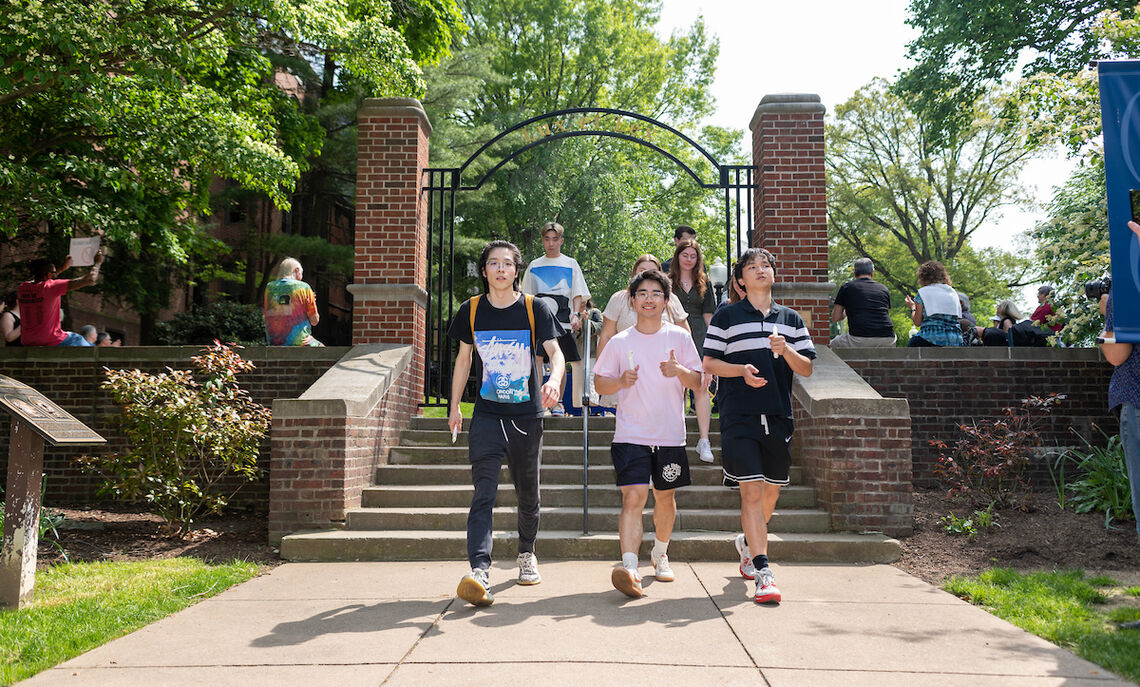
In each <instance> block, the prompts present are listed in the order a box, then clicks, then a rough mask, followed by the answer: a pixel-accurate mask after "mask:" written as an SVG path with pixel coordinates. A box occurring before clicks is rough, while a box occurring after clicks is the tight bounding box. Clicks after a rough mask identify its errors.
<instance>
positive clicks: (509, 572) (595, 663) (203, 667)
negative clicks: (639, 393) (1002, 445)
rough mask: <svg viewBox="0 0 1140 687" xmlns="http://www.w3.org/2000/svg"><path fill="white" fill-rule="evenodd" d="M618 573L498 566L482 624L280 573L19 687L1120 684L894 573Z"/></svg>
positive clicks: (433, 577) (353, 567)
mask: <svg viewBox="0 0 1140 687" xmlns="http://www.w3.org/2000/svg"><path fill="white" fill-rule="evenodd" d="M512 562H513V561H512ZM611 566H612V564H611V563H608V562H590V561H564V562H558V561H552V562H542V561H540V570H541V572H542V575H543V583H542V584H541V585H538V586H535V587H520V586H517V585H515V584H514V574H515V569H514V568H513V566H509V565H507V564H505V563H500V564H496V566H495V568H494V570H493V571H492V575H491V584H492V591H493V592H494V594H495V596H496V602H495V605H493V606H491V607H489V608H485V609H476V608H473V607H471V606H468V605H467V604H466V603H464V602H463V601H461V600H458V599H456V598H455V597H454V596H453V595H454V593H455V586H456V584H457V583H458V581H459V578H460V577H461V576H462V574H463V573H464V572H466V570H465V569H464V564H463V563H460V562H445V563H441V562H430V563H408V562H401V563H290V564H286V565H282V566H281V567H279V568H276V569H274V570H273V571H272V572H270V573H269V574H267V575H264V576H262V577H259V578H257V579H255V580H251V581H250V582H247V583H245V584H243V585H240V586H238V587H235V588H233V589H231V590H229V591H227V592H225V593H223V594H220V595H218V596H217V597H214V598H212V599H209V600H207V601H204V602H202V603H200V604H198V605H196V606H193V607H191V608H188V609H186V610H185V611H182V612H181V613H178V614H176V615H174V616H171V617H170V618H167V619H166V620H163V621H161V622H158V623H155V624H153V625H151V626H149V627H146V628H143V629H141V630H139V631H138V632H135V633H133V634H131V635H128V636H126V637H123V638H121V639H118V640H116V641H113V642H111V643H109V644H107V645H105V646H103V647H100V648H98V649H95V650H94V651H91V652H88V653H87V654H84V655H83V656H80V657H78V658H76V659H74V660H71V661H68V662H67V663H64V664H62V665H60V666H57V667H56V668H53V669H51V670H48V671H46V672H44V673H41V674H40V675H38V676H36V677H34V678H32V679H31V680H28V681H26V682H24V683H22V684H26V685H146V686H147V687H154V686H156V685H161V686H166V685H241V686H242V687H247V686H249V685H274V686H275V687H284V686H286V685H304V686H305V687H321V686H323V685H332V686H335V687H352V686H355V685H385V686H386V687H404V686H410V685H429V684H431V685H480V686H486V685H490V684H494V683H496V682H502V681H504V680H506V681H509V682H510V683H511V684H521V685H530V684H533V685H536V686H546V685H558V686H561V685H582V686H586V687H601V686H602V685H633V684H650V685H658V686H661V687H664V686H667V685H675V686H677V687H681V686H683V685H700V686H705V685H732V686H733V687H741V686H743V685H773V686H788V687H792V686H800V685H803V686H811V687H817V686H820V685H823V686H826V685H843V686H844V687H856V686H859V685H872V686H874V687H890V686H892V685H900V686H905V687H913V686H914V685H923V687H925V686H927V685H983V686H985V685H995V686H996V685H1002V686H1003V687H1009V686H1022V685H1090V686H1093V685H1095V686H1096V687H1107V686H1108V685H1123V684H1131V683H1126V682H1123V681H1121V680H1119V679H1118V678H1116V677H1115V676H1113V675H1111V674H1109V673H1107V672H1105V671H1104V670H1102V669H1100V668H1098V667H1097V666H1095V665H1093V664H1091V663H1088V662H1087V661H1083V660H1081V659H1079V658H1077V657H1076V656H1074V655H1073V654H1071V653H1069V652H1067V651H1064V650H1063V649H1059V648H1057V647H1055V646H1053V645H1052V644H1050V643H1048V642H1046V641H1044V640H1042V639H1038V638H1037V637H1034V636H1033V635H1030V634H1028V633H1026V632H1023V631H1021V630H1019V629H1017V628H1016V627H1014V626H1012V625H1010V624H1008V623H1006V622H1004V621H1002V620H999V619H997V618H995V617H993V616H991V615H990V614H988V613H986V612H985V611H983V610H981V609H978V608H974V607H973V606H971V605H969V604H967V603H965V602H963V601H960V600H958V599H956V598H955V597H953V596H951V595H950V594H947V593H945V592H942V591H939V590H938V589H935V588H933V587H931V586H930V585H928V584H926V583H924V582H922V581H920V580H918V579H916V578H914V577H911V576H909V575H907V574H906V573H903V572H901V571H899V570H897V569H895V568H892V567H890V566H885V565H870V566H838V565H835V566H828V565H774V566H773V569H774V571H775V573H776V581H777V583H778V584H779V586H780V588H781V590H782V591H783V593H784V598H785V601H784V603H783V604H781V605H779V606H757V605H756V604H754V603H752V601H751V600H750V599H749V598H747V596H746V594H747V591H746V590H750V589H751V583H747V586H746V583H745V581H744V580H742V579H741V578H740V576H739V574H738V573H737V570H736V565H735V564H733V563H692V564H687V563H684V562H681V561H674V562H673V567H674V570H675V571H676V573H677V581H676V582H673V583H668V584H666V583H659V582H654V581H653V578H652V577H650V576H648V573H649V572H650V568H648V567H647V566H646V567H644V568H643V571H642V572H643V574H646V575H647V577H646V585H645V587H646V593H647V596H646V597H645V598H643V599H637V600H633V599H627V598H626V597H624V596H622V595H621V594H620V593H619V592H617V591H615V590H614V589H613V588H612V587H611V586H610V569H611Z"/></svg>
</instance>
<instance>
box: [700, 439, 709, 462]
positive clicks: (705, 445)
mask: <svg viewBox="0 0 1140 687" xmlns="http://www.w3.org/2000/svg"><path fill="white" fill-rule="evenodd" d="M697 455H698V456H699V457H700V459H701V462H703V463H711V462H713V452H712V444H710V443H709V440H708V439H701V440H700V441H698V442H697Z"/></svg>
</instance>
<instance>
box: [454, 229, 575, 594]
mask: <svg viewBox="0 0 1140 687" xmlns="http://www.w3.org/2000/svg"><path fill="white" fill-rule="evenodd" d="M521 271H522V255H521V254H520V253H519V249H518V248H516V247H515V245H514V244H512V243H509V242H507V241H492V242H490V243H488V244H487V245H486V246H484V247H483V253H482V254H481V255H480V256H479V274H480V275H481V276H482V278H483V291H484V293H483V294H482V295H481V296H477V297H476V299H478V300H477V302H476V303H475V312H474V316H472V312H471V306H472V301H467V302H466V303H464V304H463V305H461V306H460V307H459V312H457V313H455V319H453V320H452V321H451V327H450V329H449V330H448V335H449V336H450V337H451V338H452V339H455V340H456V341H458V342H459V355H458V356H457V357H456V360H455V370H454V372H453V374H452V377H451V412H450V413H449V415H448V420H447V425H448V428H449V429H450V430H451V433H452V438H453V439H454V437H455V434H456V433H458V432H459V430H460V428H461V426H462V423H463V416H462V414H461V413H460V411H459V401H460V399H461V398H462V397H463V388H464V387H465V386H466V384H467V376H468V374H469V373H470V371H471V356H472V351H475V352H477V353H478V354H479V359H480V360H481V361H482V363H483V379H482V383H481V385H480V387H479V397H478V398H476V399H475V409H474V412H473V414H472V418H471V424H470V425H469V428H468V459H469V460H470V461H471V481H472V483H473V484H474V486H475V495H474V497H473V498H472V499H471V509H470V511H469V512H468V515H467V558H468V561H469V562H470V564H471V572H470V573H468V574H467V575H464V576H463V579H462V580H460V582H459V588H458V590H457V591H456V593H457V594H458V595H459V597H460V598H462V599H464V600H465V601H468V602H469V603H472V604H474V605H476V606H489V605H491V604H492V603H493V602H494V600H495V599H494V597H493V596H491V592H490V589H489V586H490V585H489V582H488V573H489V571H490V568H491V540H492V537H491V534H492V529H491V514H492V510H493V509H494V507H495V497H496V496H497V495H498V490H499V471H500V470H501V469H502V466H503V459H504V458H505V459H506V461H507V467H508V468H509V469H510V473H511V480H512V481H513V482H514V486H515V495H516V497H517V499H518V532H519V556H518V564H519V576H518V583H519V584H538V583H539V582H541V581H542V577H541V576H540V575H539V574H538V560H537V559H536V558H535V556H534V541H535V539H536V538H537V536H538V470H539V465H540V463H541V459H542V414H543V408H550V407H552V406H554V404H555V403H557V402H558V386H559V384H560V383H561V381H562V376H563V374H565V359H564V358H563V357H562V351H561V350H560V349H559V347H558V337H559V336H560V335H561V334H562V327H561V325H559V324H558V322H557V321H556V320H555V318H554V314H553V313H551V312H550V310H549V309H548V308H547V307H546V305H544V304H543V303H542V302H541V301H539V300H537V299H534V300H532V299H531V297H529V296H525V297H524V296H523V294H522V293H521V292H520V291H519V275H520V272H521ZM473 300H474V299H473ZM538 347H541V348H542V350H544V351H546V355H547V356H548V357H549V359H550V363H551V365H550V369H551V370H552V373H551V376H550V381H548V382H546V383H545V384H542V385H541V388H540V382H541V379H542V377H541V375H539V373H538V370H537V369H536V368H535V362H534V355H535V349H536V348H538Z"/></svg>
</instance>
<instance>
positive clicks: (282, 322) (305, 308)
mask: <svg viewBox="0 0 1140 687" xmlns="http://www.w3.org/2000/svg"><path fill="white" fill-rule="evenodd" d="M274 274H275V275H276V277H277V279H276V280H274V281H271V282H269V283H268V284H267V285H266V286H265V338H266V341H267V342H268V343H269V345H270V346H324V344H323V343H321V342H320V341H317V340H316V339H315V338H314V337H313V329H312V328H313V327H314V326H316V324H317V323H318V322H320V320H321V316H320V313H318V312H317V297H316V295H315V294H314V293H313V289H312V288H311V287H310V286H309V285H308V284H306V283H305V282H303V281H301V277H302V276H304V270H303V269H302V268H301V263H300V262H299V261H297V260H295V259H294V258H285V259H284V260H282V261H281V263H280V264H279V265H278V266H277V270H276V271H275V272H274Z"/></svg>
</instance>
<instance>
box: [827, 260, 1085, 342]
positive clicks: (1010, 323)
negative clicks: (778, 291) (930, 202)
mask: <svg viewBox="0 0 1140 687" xmlns="http://www.w3.org/2000/svg"><path fill="white" fill-rule="evenodd" d="M852 271H853V273H854V279H852V280H851V281H849V282H847V283H845V284H843V286H841V287H839V291H838V293H836V295H835V300H834V305H833V306H832V311H831V321H832V322H833V323H838V322H841V321H843V320H847V322H848V330H847V331H846V332H843V333H842V334H840V335H839V336H836V337H835V338H834V339H832V341H831V347H832V348H868V347H870V348H875V347H892V346H894V345H895V344H896V342H897V339H896V335H895V330H894V324H893V323H892V322H891V317H890V309H891V294H890V291H889V290H888V289H887V287H886V286H884V285H883V284H880V283H879V282H876V281H875V279H874V276H875V265H874V263H873V262H872V261H871V259H870V258H859V259H858V260H856V261H855V263H854V266H853V270H852ZM916 278H917V282H918V289H917V291H916V293H915V295H914V296H913V297H912V296H910V295H908V296H906V305H907V307H908V308H909V309H910V319H911V322H912V323H913V324H914V328H913V329H912V330H911V335H910V338H909V339H908V341H907V346H909V347H931V346H933V347H942V346H1012V347H1022V346H1048V345H1050V342H1051V341H1052V339H1051V337H1053V335H1055V334H1056V333H1057V332H1059V331H1061V328H1062V326H1063V325H1062V324H1061V323H1060V322H1059V321H1058V320H1059V318H1058V317H1057V313H1056V311H1055V310H1054V309H1053V304H1052V302H1051V301H1050V296H1051V295H1052V293H1053V287H1051V286H1048V285H1045V286H1042V287H1041V288H1039V289H1038V290H1037V300H1038V307H1037V309H1036V310H1034V311H1033V314H1032V315H1031V316H1030V317H1024V316H1023V315H1022V314H1021V311H1020V310H1019V309H1018V307H1017V305H1016V304H1015V303H1014V302H1013V301H1011V300H1008V299H1006V300H1002V301H999V302H998V304H997V308H996V311H997V314H996V315H995V316H994V317H993V323H992V325H991V326H989V327H982V326H979V325H978V322H977V319H976V318H975V316H974V314H973V313H971V312H970V298H969V296H967V295H966V294H964V293H962V292H961V291H956V290H954V287H953V283H952V281H951V279H950V274H949V273H948V272H947V271H946V267H945V266H944V265H943V264H942V263H941V262H938V261H937V260H931V261H929V262H925V263H923V264H922V265H920V266H919V268H918V273H917V275H916Z"/></svg>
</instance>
